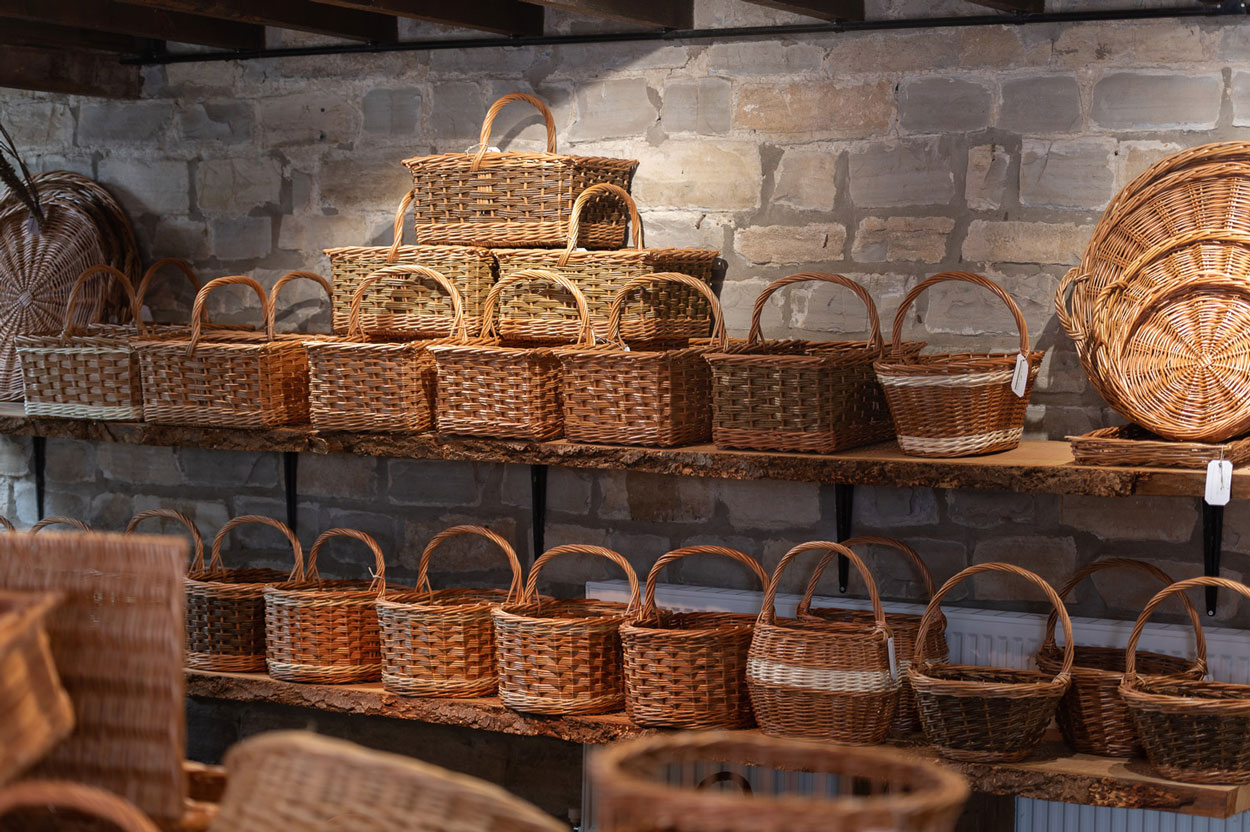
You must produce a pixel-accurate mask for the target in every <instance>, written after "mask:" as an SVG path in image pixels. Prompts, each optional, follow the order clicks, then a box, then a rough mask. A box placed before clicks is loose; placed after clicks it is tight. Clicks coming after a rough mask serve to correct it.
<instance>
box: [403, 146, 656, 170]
mask: <svg viewBox="0 0 1250 832" xmlns="http://www.w3.org/2000/svg"><path fill="white" fill-rule="evenodd" d="M476 155H477V154H476V153H465V152H464V151H451V152H449V153H431V154H428V155H426V156H409V157H408V158H407V159H403V160H401V161H400V164H401V165H403V166H404V167H406V168H408V169H409V170H417V169H419V168H423V167H427V166H431V165H436V164H440V163H445V162H459V161H466V162H472V161H473V159H474V157H475V156H476ZM513 159H515V160H517V161H529V160H537V161H541V162H547V163H551V164H552V166H553V167H566V166H568V167H571V166H573V165H577V164H588V163H589V164H596V165H604V166H609V165H610V166H612V167H618V166H620V167H633V168H637V167H638V164H639V163H638V160H637V159H618V158H615V157H613V156H575V155H573V154H571V153H550V152H547V151H545V150H541V151H534V150H490V151H487V152H486V153H483V154H482V161H483V162H485V161H486V160H513Z"/></svg>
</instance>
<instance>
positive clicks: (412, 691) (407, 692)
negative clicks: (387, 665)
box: [382, 669, 499, 699]
mask: <svg viewBox="0 0 1250 832" xmlns="http://www.w3.org/2000/svg"><path fill="white" fill-rule="evenodd" d="M382 687H383V688H385V689H386V690H388V691H390V692H391V693H398V694H399V695H400V696H427V697H431V698H434V699H476V698H478V697H482V696H493V695H494V694H495V691H496V690H497V689H498V688H499V682H498V680H497V679H495V678H494V677H490V678H487V679H416V678H413V677H412V676H406V675H404V674H401V673H393V672H390V671H387V670H385V669H384V670H383V671H382Z"/></svg>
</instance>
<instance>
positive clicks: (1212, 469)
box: [1206, 459, 1233, 506]
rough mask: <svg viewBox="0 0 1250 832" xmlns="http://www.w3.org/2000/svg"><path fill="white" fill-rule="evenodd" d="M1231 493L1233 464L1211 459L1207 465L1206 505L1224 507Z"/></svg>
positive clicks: (1223, 460)
mask: <svg viewBox="0 0 1250 832" xmlns="http://www.w3.org/2000/svg"><path fill="white" fill-rule="evenodd" d="M1232 493H1233V463H1232V462H1230V461H1228V460H1227V459H1213V460H1211V461H1210V462H1208V463H1207V495H1206V500H1207V505H1209V506H1226V505H1228V501H1229V500H1230V499H1232Z"/></svg>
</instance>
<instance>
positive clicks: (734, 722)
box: [621, 546, 768, 728]
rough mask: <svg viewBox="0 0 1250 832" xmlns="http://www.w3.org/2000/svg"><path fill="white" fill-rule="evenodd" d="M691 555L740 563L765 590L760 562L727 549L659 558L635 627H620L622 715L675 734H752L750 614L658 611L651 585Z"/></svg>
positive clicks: (673, 553)
mask: <svg viewBox="0 0 1250 832" xmlns="http://www.w3.org/2000/svg"><path fill="white" fill-rule="evenodd" d="M692 555H718V556H720V557H724V558H729V559H730V560H733V561H737V562H738V563H740V564H741V565H743V566H745V567H746V568H747V569H749V570H750V571H751V573H752V574H754V575H755V577H757V578H759V581H760V586H761V587H767V586H768V574H767V573H766V572H765V571H764V569H763V568H762V567H761V566H760V565H759V562H758V561H756V560H755V558H753V557H751V556H750V555H746V554H743V553H742V552H739V551H738V550H737V549H728V548H726V547H724V546H687V547H685V548H682V549H674V550H673V551H671V552H668V553H667V554H665V555H662V556H661V557H660V558H659V560H657V561H656V562H655V565H654V566H652V567H651V572H650V573H648V575H647V587H646V593H645V595H644V597H643V602H642V612H641V614H640V615H639V619H638V621H634V622H627V623H625V624H622V625H621V645H622V648H623V650H624V657H625V711H626V713H628V714H629V718H630V720H632V721H633V722H634V723H635V724H637V725H646V726H655V727H672V728H749V727H751V726H752V725H753V724H754V723H755V718H754V716H753V715H752V713H751V698H750V694H749V692H748V690H747V680H746V670H747V650H748V649H749V648H750V646H751V632H752V625H753V624H754V623H755V616H753V615H743V614H741V613H725V612H689V613H675V612H669V611H668V610H660V609H657V608H656V606H655V585H656V582H657V580H658V579H659V576H660V572H661V571H663V569H664V568H665V567H666V566H668V565H669V564H671V563H673V562H675V561H678V560H681V559H682V558H687V557H690V556H692Z"/></svg>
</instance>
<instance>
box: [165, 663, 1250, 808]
mask: <svg viewBox="0 0 1250 832" xmlns="http://www.w3.org/2000/svg"><path fill="white" fill-rule="evenodd" d="M186 676H187V694H188V695H189V696H193V697H199V698H204V699H220V700H229V701H233V702H270V703H275V704H280V705H289V706H294V707H301V708H313V709H317V710H323V711H332V712H335V713H345V714H362V715H371V716H386V717H392V718H395V719H408V720H415V721H418V722H429V723H435V724H439V725H459V726H463V727H466V728H476V729H479V730H483V731H496V732H500V733H504V734H519V735H524V736H537V737H554V738H556V739H560V740H565V741H567V742H579V743H589V744H600V743H609V742H613V741H615V740H619V739H622V738H626V737H633V736H641V735H643V734H647V733H651V732H652V729H644V728H639V727H637V726H635V725H634V724H632V723H631V722H630V721H629V720H628V719H626V717H625V715H624V714H619V713H618V714H605V715H602V716H561V717H544V716H531V715H525V714H518V713H516V712H514V711H510V710H508V709H507V708H505V707H504V706H503V705H502V704H500V702H499V699H498V698H496V697H490V698H486V699H421V698H414V697H406V696H398V695H396V694H393V693H388V692H386V691H384V690H382V686H381V685H380V684H370V685H297V684H292V683H290V682H280V681H278V680H276V679H271V678H269V677H268V676H266V675H264V674H262V673H211V672H207V671H199V670H188V671H187V673H186ZM907 747H909V748H910V749H911V750H912V751H913V752H914V753H916V754H917V755H920V756H923V757H926V758H928V759H939V758H938V755H937V753H936V752H935V751H934V750H933V749H932V748H929V747H927V746H919V745H911V746H907ZM946 762H947V765H950V766H953V767H954V768H955V769H957V770H958V771H960V772H961V773H962V774H964V775H965V776H966V777H967V778H968V779H969V780H970V781H971V782H972V788H973V790H974V791H977V792H983V793H987V794H996V795H1004V796H1014V797H1031V798H1036V799H1039V800H1056V801H1062V802H1064V803H1082V804H1087V805H1091V806H1114V807H1117V808H1124V809H1159V810H1163V811H1169V812H1177V813H1180V814H1184V815H1196V816H1200V817H1210V818H1227V817H1231V816H1233V815H1235V814H1237V813H1239V812H1243V811H1246V810H1247V809H1250V786H1209V785H1194V784H1188V783H1177V782H1175V781H1172V780H1163V779H1160V778H1158V777H1154V776H1151V775H1150V774H1149V773H1148V772H1147V770H1146V767H1145V764H1144V763H1142V762H1141V761H1128V760H1114V759H1110V758H1107V757H1094V756H1091V755H1088V754H1073V753H1072V752H1071V751H1069V750H1068V749H1067V748H1065V747H1064V746H1063V745H1062V744H1061V743H1059V742H1058V741H1049V742H1046V743H1043V745H1042V746H1041V747H1040V748H1039V750H1038V753H1037V754H1036V755H1034V757H1033V758H1031V759H1029V760H1026V761H1024V762H1020V763H1000V764H987V763H952V762H949V761H946Z"/></svg>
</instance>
